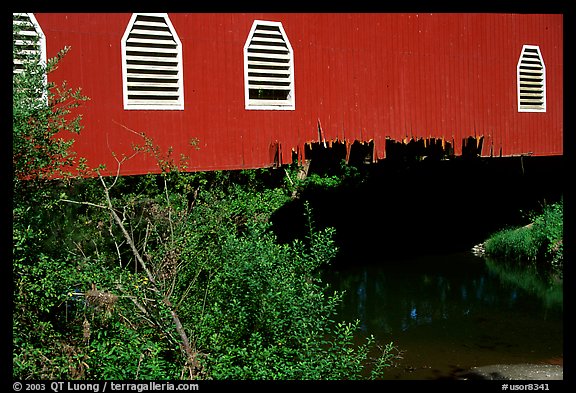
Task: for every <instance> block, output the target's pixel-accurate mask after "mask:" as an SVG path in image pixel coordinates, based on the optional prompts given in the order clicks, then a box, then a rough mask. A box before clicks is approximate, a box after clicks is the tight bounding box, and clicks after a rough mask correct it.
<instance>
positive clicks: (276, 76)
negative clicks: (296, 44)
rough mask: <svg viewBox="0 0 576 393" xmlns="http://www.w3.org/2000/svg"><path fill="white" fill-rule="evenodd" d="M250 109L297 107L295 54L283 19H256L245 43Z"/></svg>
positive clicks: (248, 106) (246, 95)
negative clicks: (274, 20) (277, 20)
mask: <svg viewBox="0 0 576 393" xmlns="http://www.w3.org/2000/svg"><path fill="white" fill-rule="evenodd" d="M244 97H245V104H246V109H272V110H274V109H275V110H294V109H295V97H294V54H293V51H292V46H291V45H290V41H289V40H288V36H287V35H286V32H285V31H284V28H283V27H282V23H280V22H269V21H262V20H255V21H254V23H253V24H252V29H251V30H250V34H249V35H248V39H247V40H246V44H245V45H244Z"/></svg>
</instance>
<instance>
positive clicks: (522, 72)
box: [516, 45, 546, 112]
mask: <svg viewBox="0 0 576 393" xmlns="http://www.w3.org/2000/svg"><path fill="white" fill-rule="evenodd" d="M527 49H528V50H530V51H531V52H534V51H536V53H538V61H539V62H540V66H541V69H542V71H541V73H542V84H541V88H539V87H537V88H536V92H541V93H542V104H538V105H529V104H526V102H525V101H524V100H523V99H521V95H522V93H524V94H526V92H527V89H529V87H526V86H524V87H521V86H520V85H521V81H520V78H521V77H524V78H526V77H527V76H528V77H530V76H529V74H530V72H532V71H531V70H529V69H526V68H525V67H526V65H527V64H526V62H527V61H530V59H526V50H527ZM521 68H522V69H521ZM536 72H538V71H536ZM522 83H525V81H523V82H522ZM528 83H531V82H528ZM532 83H533V82H532ZM516 85H517V98H518V112H546V66H545V64H544V59H543V57H542V53H541V52H540V47H539V46H537V45H524V46H522V52H521V53H520V58H519V59H518V64H517V66H516ZM536 86H538V85H536Z"/></svg>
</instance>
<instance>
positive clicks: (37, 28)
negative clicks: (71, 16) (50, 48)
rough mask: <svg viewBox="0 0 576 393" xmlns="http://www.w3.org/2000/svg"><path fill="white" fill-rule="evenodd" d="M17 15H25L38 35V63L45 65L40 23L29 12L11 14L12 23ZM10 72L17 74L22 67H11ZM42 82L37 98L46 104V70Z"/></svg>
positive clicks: (43, 37) (42, 33) (43, 35)
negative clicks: (40, 92)
mask: <svg viewBox="0 0 576 393" xmlns="http://www.w3.org/2000/svg"><path fill="white" fill-rule="evenodd" d="M17 15H26V16H27V17H28V19H29V21H30V23H31V24H32V27H33V28H34V31H35V33H36V36H37V37H38V46H39V48H38V49H39V51H40V56H39V63H40V66H41V67H46V63H47V56H46V35H45V34H44V31H43V30H42V27H40V23H38V20H36V17H35V16H34V14H33V13H31V12H15V13H13V14H12V23H13V24H16V23H15V21H14V17H15V16H17ZM13 45H18V42H13ZM14 60H15V59H12V61H14ZM12 72H13V75H14V74H19V73H21V72H22V69H13V71H12ZM43 83H44V89H43V90H42V96H40V97H38V98H39V99H40V101H42V102H44V104H47V103H48V74H47V73H46V72H44V75H43Z"/></svg>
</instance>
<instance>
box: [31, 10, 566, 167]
mask: <svg viewBox="0 0 576 393" xmlns="http://www.w3.org/2000/svg"><path fill="white" fill-rule="evenodd" d="M130 16H131V15H130V14H98V13H96V14H80V13H75V14H36V18H37V20H38V22H39V24H40V25H41V26H42V29H43V31H44V33H45V35H46V44H47V52H48V57H53V56H54V55H55V54H56V52H57V51H58V50H59V49H61V48H62V47H63V46H65V45H68V46H71V48H72V49H71V52H70V53H69V54H68V55H67V56H66V58H65V59H64V60H63V61H62V63H61V65H60V67H59V69H58V70H57V71H56V72H55V73H54V74H53V75H52V78H53V79H66V80H67V81H68V83H69V84H70V85H71V86H80V87H82V89H83V92H84V94H86V95H87V96H89V97H90V98H91V101H89V102H88V103H87V104H86V106H85V107H84V109H83V113H84V125H85V129H84V131H83V133H82V134H81V135H80V136H79V137H77V141H76V144H75V147H76V150H77V151H78V153H79V154H80V155H81V156H85V157H87V158H88V160H89V164H90V165H98V164H100V163H105V164H107V166H108V168H109V169H110V170H111V171H115V168H116V166H115V161H114V158H113V157H112V152H114V153H115V154H117V155H122V154H130V153H131V143H136V142H139V139H138V137H137V136H135V135H134V134H132V133H130V132H128V131H127V130H126V129H125V128H129V129H132V130H135V131H138V132H141V131H143V132H146V133H147V134H148V135H149V136H151V137H152V138H153V139H154V141H155V142H156V143H158V144H159V145H160V146H161V147H163V148H164V149H167V148H168V147H169V146H172V147H174V150H175V154H180V153H184V154H187V155H189V156H190V163H191V167H190V169H191V170H217V169H240V168H255V167H265V166H270V165H271V164H273V154H272V153H273V152H274V149H273V146H275V145H276V144H279V146H280V149H281V162H282V163H288V162H291V160H292V158H291V151H292V150H293V149H294V150H295V151H299V152H300V154H302V152H303V148H304V145H305V144H306V143H307V142H313V141H318V138H319V135H318V122H319V121H320V124H321V127H322V131H323V136H324V138H325V139H326V140H327V141H331V140H336V139H338V140H340V141H343V140H345V141H348V142H349V143H352V142H353V141H355V140H359V141H370V140H373V141H374V146H375V154H376V157H375V158H376V159H383V158H385V156H386V151H385V141H386V138H391V139H394V140H404V139H410V138H414V139H418V138H429V137H433V138H444V139H445V140H446V141H449V142H452V141H453V142H454V148H455V153H456V154H457V155H459V154H460V153H461V143H462V139H463V138H467V137H469V136H483V137H484V144H483V150H482V155H485V156H488V155H490V153H491V151H490V150H491V147H492V148H493V154H494V155H499V154H500V151H501V153H502V154H503V155H505V156H507V155H517V154H534V155H560V154H562V149H563V146H562V132H563V123H562V122H563V96H562V88H563V80H562V73H563V59H562V50H563V41H562V36H563V18H562V15H530V14H397V13H395V14H346V13H337V14H314V13H304V14H299V13H289V14H260V13H259V14H240V13H238V14H236V13H234V14H209V13H202V14H169V17H170V20H171V22H172V24H173V26H174V28H175V30H176V32H177V33H178V36H179V38H180V40H181V42H182V46H183V48H182V49H183V72H184V97H185V109H184V110H181V111H180V110H170V111H161V110H124V109H123V101H122V57H121V48H120V43H121V38H122V35H123V33H124V31H125V29H126V27H127V24H128V22H129V20H130ZM255 19H260V20H268V21H279V22H282V25H283V28H284V30H285V32H286V34H287V36H288V39H289V40H290V43H291V45H292V48H293V50H294V76H295V94H296V98H295V102H296V108H295V110H288V111H277V110H246V109H245V106H244V75H243V70H244V58H243V47H244V44H245V42H246V38H247V36H248V33H249V32H250V28H251V26H252V23H253V21H254V20H255ZM525 44H528V45H537V46H539V48H540V51H541V53H542V57H543V60H544V63H545V66H546V79H547V80H546V99H547V104H546V107H547V111H546V112H544V113H519V112H518V108H517V96H516V94H517V93H516V92H517V87H516V65H517V62H518V59H519V56H520V53H521V50H522V46H523V45H525ZM192 138H197V139H198V141H199V143H198V147H199V149H198V150H195V149H193V148H192V147H191V146H190V145H189V141H190V140H191V139H192ZM122 170H123V173H124V174H137V173H147V172H153V171H155V170H156V168H155V164H154V161H153V160H152V159H150V158H146V157H144V156H143V155H138V156H137V157H135V158H134V159H131V160H129V161H128V162H126V163H125V164H124V165H123V168H122Z"/></svg>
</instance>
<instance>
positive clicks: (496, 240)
mask: <svg viewBox="0 0 576 393" xmlns="http://www.w3.org/2000/svg"><path fill="white" fill-rule="evenodd" d="M529 218H530V220H531V223H530V224H528V225H526V226H523V227H520V228H507V229H503V230H501V231H498V232H496V233H494V234H493V235H492V236H490V238H488V240H487V241H486V242H485V243H484V248H485V253H486V255H487V256H489V257H492V258H496V259H499V260H505V261H508V262H514V263H516V264H519V265H530V266H535V267H539V268H543V269H544V270H547V271H549V272H550V273H553V274H554V275H555V276H557V277H562V268H563V264H564V248H563V201H562V200H560V201H559V202H557V203H554V204H551V205H544V206H543V208H542V211H541V212H532V213H530V215H529Z"/></svg>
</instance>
